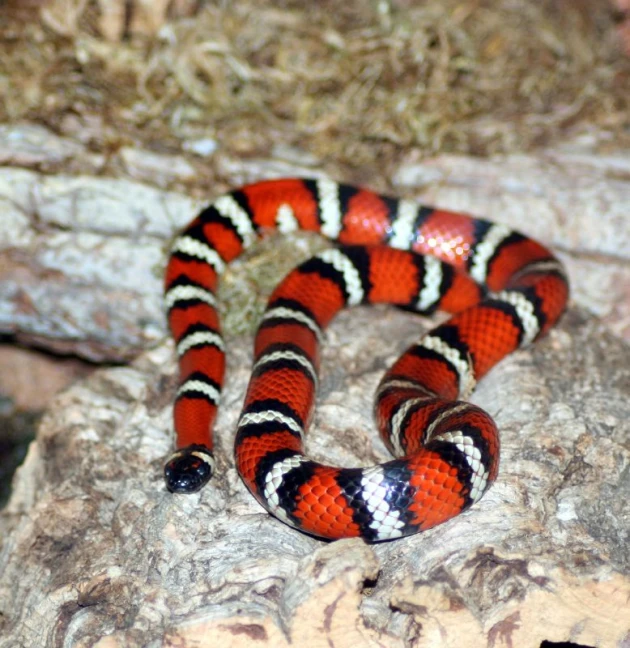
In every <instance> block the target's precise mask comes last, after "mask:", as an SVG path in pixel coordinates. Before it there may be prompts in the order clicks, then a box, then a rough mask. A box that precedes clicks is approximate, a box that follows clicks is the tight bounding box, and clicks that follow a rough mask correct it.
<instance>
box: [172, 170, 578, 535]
mask: <svg viewBox="0 0 630 648" xmlns="http://www.w3.org/2000/svg"><path fill="white" fill-rule="evenodd" d="M296 230H306V231H314V232H319V233H320V234H321V235H323V236H324V237H326V238H328V239H330V240H331V241H333V242H334V243H333V246H332V247H330V248H327V249H325V250H324V251H322V252H320V253H319V254H317V255H316V256H314V257H312V258H310V259H309V260H307V261H305V262H304V263H302V264H301V265H299V266H298V267H296V268H295V269H294V270H292V271H291V272H290V273H289V274H288V275H287V276H286V277H285V278H284V279H283V280H282V281H281V282H280V283H279V284H278V285H277V286H276V287H275V289H274V290H273V292H272V294H271V296H270V298H269V301H268V303H267V307H266V310H265V311H264V314H263V315H262V319H261V321H260V325H259V328H258V331H257V333H256V336H255V340H254V359H253V368H252V372H251V377H250V381H249V385H248V388H247V391H246V394H245V400H244V405H243V409H242V412H241V414H240V418H239V420H238V424H237V429H236V434H235V439H234V461H235V465H236V469H237V471H238V473H239V475H240V477H241V479H242V481H243V482H244V484H245V485H246V487H247V488H248V489H249V491H250V492H251V493H252V495H253V496H254V497H255V499H256V500H257V501H258V502H259V503H260V504H261V505H262V506H263V507H264V508H265V509H266V510H267V511H268V512H269V513H270V514H271V515H273V516H275V518H277V519H278V520H280V521H281V522H283V523H286V524H288V525H290V526H292V527H294V528H296V529H299V530H300V531H302V532H304V533H306V534H308V535H311V536H315V537H317V538H322V539H329V540H335V539H339V538H347V537H360V538H363V539H364V540H365V541H367V542H370V543H372V542H379V541H385V540H393V539H396V538H402V537H405V536H409V535H411V534H414V533H417V532H419V531H424V530H426V529H429V528H432V527H434V526H435V525H437V524H441V523H443V522H445V521H447V520H449V519H451V518H453V517H454V516H456V515H458V514H460V513H462V512H463V511H464V510H466V509H467V508H469V507H470V506H471V505H473V504H474V503H476V502H478V501H479V500H480V498H481V497H482V496H483V495H484V493H485V492H486V491H487V490H488V488H489V487H490V485H491V484H492V483H493V482H494V481H495V479H496V477H497V474H498V469H499V448H500V441H499V432H498V429H497V426H496V424H495V422H494V421H493V419H492V417H491V416H490V415H489V414H488V413H487V412H485V411H484V410H483V409H481V408H479V407H477V406H476V405H473V404H472V403H470V402H469V401H468V399H469V397H470V395H471V393H472V391H473V389H474V387H475V385H476V383H477V381H479V380H480V379H481V378H482V377H483V376H484V375H485V374H486V373H487V372H488V371H489V370H490V369H491V368H492V367H493V366H494V365H496V364H497V362H499V361H500V360H502V359H503V358H505V357H506V356H507V355H509V354H510V353H512V352H514V351H515V350H517V349H519V348H523V347H526V346H528V345H530V344H531V343H533V342H535V341H536V340H538V339H539V338H540V337H542V336H544V335H545V334H546V333H547V332H548V331H549V329H550V328H551V327H553V326H554V325H555V324H556V322H557V321H558V319H559V318H560V316H561V315H562V313H563V311H564V310H565V308H566V304H567V300H568V295H569V285H568V280H567V273H566V271H565V268H564V267H563V264H562V263H561V261H560V260H559V259H558V258H557V257H556V256H554V255H553V254H552V252H551V251H550V250H549V249H548V248H547V247H545V246H543V245H542V244H541V243H538V242H537V241H535V240H534V239H532V238H530V237H528V236H525V235H524V234H521V233H519V232H517V231H515V230H513V229H511V228H510V227H508V226H507V225H505V224H501V223H495V222H491V221H489V220H485V219H481V218H476V217H474V216H470V215H467V214H464V213H458V212H452V211H446V210H442V209H438V208H434V207H427V206H423V205H421V204H419V203H418V202H416V201H413V200H408V199H397V198H392V197H389V196H385V195H380V194H378V193H375V192H373V191H371V190H369V189H366V188H362V187H356V186H351V185H346V184H340V183H337V182H335V181H333V180H330V179H328V178H317V179H303V178H284V179H274V180H263V181H259V182H255V183H252V184H248V185H245V186H243V187H241V188H239V189H236V190H234V191H231V192H230V193H226V194H224V195H222V196H220V197H218V198H216V199H214V200H213V201H212V202H211V203H210V204H208V205H207V206H206V207H204V208H203V209H202V210H201V211H200V213H199V214H198V215H197V216H196V217H195V218H194V219H193V220H192V222H190V223H189V224H188V226H186V227H185V228H184V229H183V231H181V232H180V233H179V234H178V235H177V236H176V238H175V239H174V240H173V243H172V246H171V249H170V257H169V260H168V263H167V267H166V273H165V296H164V301H165V308H166V310H167V313H168V323H169V327H170V330H171V332H172V336H173V338H174V341H175V344H176V351H177V356H178V366H179V382H178V387H177V391H176V395H175V397H174V406H173V417H174V428H175V434H176V445H175V450H174V452H173V453H172V454H171V455H170V456H169V458H168V460H167V462H166V464H165V468H164V477H165V481H166V487H167V489H168V491H170V492H171V493H176V494H177V493H194V492H197V491H199V490H200V489H201V488H202V487H203V486H204V485H205V484H206V483H207V482H208V480H209V479H210V478H211V476H212V475H213V474H214V473H215V468H216V465H215V457H214V451H213V428H214V424H215V419H216V415H217V408H218V406H219V400H220V396H221V388H222V385H223V380H224V374H225V341H224V338H223V336H222V334H221V327H220V318H219V312H218V303H217V297H216V294H217V285H218V281H219V279H220V277H221V275H222V273H223V272H224V270H225V268H226V266H227V264H229V263H230V262H231V261H232V260H233V259H235V258H236V257H238V256H239V255H240V254H241V253H242V252H243V251H244V250H245V249H247V248H249V247H250V246H252V245H253V244H254V243H255V242H256V241H257V240H258V239H259V238H261V237H262V236H266V235H267V234H269V233H270V232H273V231H277V232H280V233H288V232H293V231H296ZM375 303H387V304H393V305H396V306H398V307H401V308H403V309H405V310H411V311H415V312H418V313H421V314H424V315H429V314H432V313H433V312H435V311H444V312H446V313H448V314H450V317H449V318H448V319H447V320H446V321H444V322H443V323H442V324H439V325H438V326H434V327H433V328H432V329H430V330H428V331H427V332H426V333H424V334H423V335H422V336H420V337H419V339H418V340H417V342H415V343H414V344H412V345H411V346H410V347H409V348H408V349H407V350H406V351H405V352H404V353H403V354H402V355H401V356H400V357H399V358H398V359H397V360H396V361H395V362H394V363H393V364H392V365H391V367H390V368H389V369H387V370H386V372H385V373H384V375H383V377H382V379H381V380H380V382H379V384H378V387H377V389H376V394H375V398H374V418H375V420H376V423H377V426H378V429H379V433H380V435H381V437H382V439H383V441H384V443H385V445H386V446H387V448H388V450H389V451H391V453H392V456H393V459H392V460H390V461H387V462H384V463H381V464H378V465H373V466H368V467H349V468H348V467H346V468H344V467H337V466H329V465H325V464H322V463H319V462H316V461H314V460H312V459H310V458H309V457H308V455H307V454H306V453H305V446H304V444H305V434H306V431H307V429H308V427H309V423H310V421H311V419H312V416H313V410H314V403H315V398H316V393H317V386H318V383H319V365H320V347H321V344H322V342H323V340H324V332H325V329H326V327H327V325H328V324H329V323H330V321H331V320H332V319H333V318H334V316H335V315H336V314H337V313H338V312H339V311H340V310H341V309H342V308H344V307H346V306H355V305H359V304H375Z"/></svg>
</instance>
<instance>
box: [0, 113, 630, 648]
mask: <svg viewBox="0 0 630 648" xmlns="http://www.w3.org/2000/svg"><path fill="white" fill-rule="evenodd" d="M20 128H21V129H22V131H21V133H22V135H21V136H19V137H18V136H16V132H17V131H15V130H14V131H12V132H8V131H6V130H5V131H3V132H1V133H0V138H1V137H3V138H4V139H0V141H1V142H2V144H1V145H0V159H2V160H3V161H4V163H5V165H7V166H5V167H3V168H0V203H1V204H2V209H3V216H2V219H1V220H0V267H1V268H2V278H1V280H0V329H1V330H2V331H4V332H5V333H10V334H12V335H14V336H15V337H16V338H17V339H18V340H19V341H21V342H22V343H25V344H37V345H40V346H44V347H45V348H47V349H50V350H52V351H56V352H64V353H71V354H74V355H80V356H83V357H86V358H89V359H92V360H98V361H125V363H126V364H124V365H120V366H114V367H106V368H103V369H99V370H97V371H95V372H94V373H92V374H91V375H90V376H89V377H88V378H85V379H83V380H81V381H80V382H78V383H76V384H75V385H74V386H73V387H71V388H70V389H69V390H67V391H66V392H64V393H62V394H61V395H59V396H58V397H57V398H56V399H55V400H54V402H53V403H52V405H51V406H50V408H49V410H48V412H47V414H46V416H45V418H44V420H43V421H42V423H41V426H40V429H39V433H38V437H37V440H36V441H35V442H34V443H33V444H32V446H31V448H30V450H29V453H28V456H27V458H26V461H25V463H24V465H23V466H22V467H21V469H20V470H19V472H18V474H17V475H16V478H15V480H14V490H13V495H12V498H11V500H10V502H9V504H8V505H7V507H6V508H5V509H4V510H3V511H2V512H1V513H0V532H1V534H2V545H1V548H0V647H2V648H5V647H7V648H8V647H9V646H11V647H13V646H16V645H27V646H28V645H46V646H48V645H50V646H56V645H72V646H99V647H101V648H102V647H105V646H107V647H109V646H145V645H146V646H148V645H167V646H191V647H192V646H216V645H221V646H255V645H260V646H267V645H268V646H285V645H286V646H289V645H304V646H320V645H321V646H330V645H334V646H361V645H366V646H392V647H397V646H436V645H439V646H458V647H459V648H461V647H466V646H485V645H488V646H496V647H500V646H506V647H507V646H519V647H525V648H528V647H530V646H531V647H536V648H537V647H538V646H540V643H541V642H542V641H543V640H549V641H556V642H559V641H573V642H576V643H579V644H582V645H589V646H602V647H605V648H608V647H610V648H612V647H621V646H624V645H627V644H628V643H630V614H629V607H628V600H630V575H629V574H630V550H629V546H630V538H629V537H628V536H629V529H630V506H629V502H630V448H629V445H628V440H629V438H630V425H629V423H628V421H629V420H630V401H629V399H628V394H629V393H630V370H629V367H630V349H629V347H628V342H627V340H628V338H630V297H629V293H630V286H629V283H630V282H628V280H627V277H628V265H629V256H630V255H629V253H628V250H630V245H629V244H630V226H629V225H628V222H629V221H628V211H627V210H628V205H629V204H630V181H628V178H629V177H630V158H628V157H627V155H625V156H624V155H603V154H601V153H600V154H598V153H597V152H596V151H595V150H594V147H593V145H592V143H590V142H586V143H585V142H578V143H575V142H573V143H567V145H566V146H564V147H558V148H556V149H554V150H544V151H541V152H539V153H537V154H531V155H519V156H507V157H497V158H491V159H488V160H475V159H472V158H466V157H457V156H443V157H439V158H435V159H433V160H428V161H426V160H425V161H417V160H413V159H409V160H403V161H401V164H400V167H399V169H398V170H397V173H396V174H395V175H394V176H393V177H392V178H391V179H390V180H391V183H392V185H393V186H395V187H397V188H398V190H399V191H400V192H401V193H404V194H405V195H406V196H408V197H415V198H418V199H420V200H423V201H425V202H430V203H434V204H437V205H439V206H441V207H444V208H448V209H464V210H466V211H469V212H472V213H474V214H478V215H484V216H487V217H488V218H491V219H494V220H497V221H501V222H505V223H507V224H509V225H510V226H514V227H518V228H519V229H521V230H523V231H525V232H527V233H528V234H531V235H532V236H534V237H537V238H539V239H541V240H543V241H545V242H547V243H550V244H551V245H552V246H553V247H554V249H556V250H557V251H558V253H559V255H560V256H561V257H562V259H563V260H564V261H565V262H566V263H567V266H568V269H569V274H570V277H571V282H572V295H573V299H572V302H571V305H570V307H569V310H568V312H567V314H566V315H565V317H564V318H563V319H562V321H561V323H560V325H559V326H558V327H557V329H556V330H554V331H552V333H551V334H550V335H549V336H548V337H547V338H546V339H544V340H542V341H541V342H540V343H538V344H536V345H534V346H533V347H531V348H529V349H526V350H522V351H519V352H517V353H515V354H514V355H513V356H511V357H510V358H507V359H506V360H504V361H503V362H502V363H500V365H498V366H497V367H496V368H495V369H494V370H493V371H492V372H491V373H490V375H488V376H487V378H485V379H484V380H483V381H482V382H481V384H480V385H479V387H478V389H477V390H476V392H475V394H474V396H473V400H474V402H475V403H477V404H479V405H480V406H482V407H484V408H485V409H487V410H488V411H489V412H490V413H491V414H492V415H493V416H495V418H496V421H497V423H498V425H499V428H500V430H501V433H502V458H501V470H500V476H499V479H498V481H497V482H496V484H495V485H494V486H493V487H492V489H491V490H490V491H489V492H488V494H487V496H486V497H484V499H483V500H482V501H481V502H480V503H479V504H478V505H476V506H474V507H473V508H472V509H470V510H469V511H467V512H466V513H465V514H463V515H462V516H460V517H459V518H457V519H455V520H452V521H450V522H449V523H447V524H445V525H443V526H441V527H438V528H436V529H433V530H431V531H429V532H426V533H424V534H421V535H417V536H415V537H411V538H407V539H404V540H399V541H395V542H391V543H385V544H381V545H375V546H368V545H365V544H364V543H363V542H361V541H359V540H348V541H341V542H336V543H329V544H327V543H324V542H320V541H318V540H315V539H312V538H310V537H307V536H304V535H302V534H300V533H298V532H296V531H294V530H292V529H290V528H288V527H286V526H285V525H283V524H282V523H280V522H278V521H277V520H275V519H273V518H271V517H269V516H268V515H267V514H266V513H265V512H264V511H263V510H262V509H261V508H260V507H259V506H258V505H257V504H256V502H255V501H254V500H253V499H252V498H251V496H250V495H249V494H248V493H247V492H246V490H245V488H244V486H243V485H242V483H241V482H240V480H239V478H238V476H237V475H236V472H235V470H234V466H233V460H232V439H233V433H234V426H235V422H236V419H237V416H238V412H239V407H240V403H241V401H242V397H243V393H244V389H245V386H246V382H247V377H248V373H249V367H250V362H251V342H252V340H251V334H250V333H243V332H241V329H239V325H238V324H239V321H238V320H243V319H247V320H251V321H252V322H253V320H254V319H255V317H256V313H257V312H259V309H260V304H261V303H262V298H261V297H260V295H259V296H258V297H257V298H256V299H250V301H247V300H245V301H243V300H244V299H245V298H244V297H243V295H244V294H249V293H250V292H251V290H252V281H253V280H252V275H257V274H261V273H260V268H261V267H263V266H264V267H265V268H268V267H269V266H270V264H272V259H275V258H277V257H278V256H279V257H284V256H288V257H290V256H291V254H296V255H297V257H302V258H303V257H304V256H305V255H308V250H309V249H311V246H312V245H314V243H312V241H311V240H310V238H308V237H307V238H306V239H305V238H299V237H298V238H297V239H290V240H288V241H285V243H284V245H285V247H284V248H281V251H280V253H278V247H279V246H280V245H281V243H279V242H278V239H274V240H273V242H264V243H263V244H262V245H261V246H260V248H259V250H258V252H255V253H254V254H253V255H250V256H249V257H248V259H247V260H246V262H239V263H237V264H236V266H237V268H236V269H235V271H234V273H233V274H232V275H231V277H227V278H226V282H225V284H226V285H227V291H226V292H225V293H224V294H225V296H226V298H227V299H228V301H230V300H232V303H233V304H234V303H236V304H237V305H238V309H240V311H239V313H240V314H239V313H237V314H236V317H235V318H234V320H233V321H234V322H235V323H234V325H229V326H228V328H229V330H231V331H232V333H231V334H230V335H229V337H228V340H227V348H228V380H227V385H226V391H225V397H224V399H223V406H222V409H221V413H220V417H219V421H218V427H217V446H218V447H217V455H218V475H217V477H216V479H214V480H213V481H212V482H211V484H210V485H209V486H208V487H206V488H205V489H204V490H203V491H202V492H201V493H199V494H196V495H192V496H188V497H178V496H173V495H171V494H169V493H167V492H166V491H165V488H164V485H163V483H162V479H161V465H162V460H163V458H164V456H165V455H166V454H167V452H168V450H169V448H170V447H171V444H172V438H171V424H170V416H171V403H172V398H173V394H174V388H175V382H176V367H175V358H174V349H173V344H172V342H171V340H170V339H169V338H168V336H167V335H166V329H165V323H164V317H163V313H162V306H161V272H162V269H163V266H164V262H165V254H166V249H167V247H168V241H169V240H170V238H171V237H172V236H173V234H174V233H175V231H176V230H177V229H178V228H180V227H181V226H183V225H184V224H185V223H186V221H187V220H188V219H189V218H190V217H191V216H192V215H193V214H194V211H195V209H196V208H197V207H198V202H197V201H195V200H192V199H190V198H188V197H186V196H185V195H183V194H178V193H175V192H164V191H161V190H160V189H158V188H156V187H154V186H148V185H147V184H142V183H141V182H138V181H134V180H130V179H129V178H125V179H113V178H103V177H97V176H96V175H95V174H96V172H97V170H98V166H99V163H100V162H99V160H98V159H95V158H94V157H93V156H92V155H91V154H90V153H89V151H87V150H85V149H82V147H81V146H80V145H75V143H71V142H68V141H65V140H64V139H63V138H58V137H56V136H54V135H53V134H51V133H49V132H47V131H45V130H44V129H41V128H40V127H29V126H22V127H20ZM28 138H31V139H30V140H29V139H28ZM29 141H30V142H31V144H30V145H29V144H28V142H29ZM33 142H35V144H33ZM77 146H78V148H77ZM29 147H30V148H29ZM47 151H50V157H49V158H47V157H46V156H47V153H46V152H47ZM68 151H71V152H68ZM68 156H69V157H68ZM82 156H83V158H84V160H85V163H86V165H87V167H86V168H89V169H92V170H93V171H92V173H90V174H89V175H76V174H68V173H63V172H59V173H57V172H53V173H52V174H50V173H48V174H44V173H42V169H44V168H47V169H48V170H50V169H53V171H54V170H55V165H60V166H61V168H63V169H66V168H68V166H71V167H73V168H76V166H79V165H80V164H79V163H80V162H81V160H82ZM140 157H141V156H140ZM70 159H71V161H68V160H70ZM129 159H131V162H129ZM127 163H128V164H137V163H138V162H137V158H136V159H134V158H133V156H131V158H130V157H129V156H128V160H127ZM163 163H164V173H168V172H169V169H171V170H175V171H174V172H176V170H177V169H178V168H181V167H178V166H177V164H175V163H169V160H168V157H167V156H165V159H164V160H163ZM151 164H159V162H156V160H155V159H151ZM221 165H222V169H223V174H224V176H225V178H226V183H227V184H229V185H231V186H237V185H238V184H240V183H242V182H245V181H249V180H253V179H256V178H261V177H269V176H273V175H295V174H298V175H303V174H304V172H305V171H308V167H309V165H308V164H305V165H303V166H300V164H299V162H298V163H295V162H292V163H289V162H286V161H283V160H276V159H272V160H250V161H248V162H239V161H237V160H232V159H229V158H225V159H222V160H221ZM311 173H312V171H311ZM130 175H133V174H130ZM208 198H210V196H209V197H208ZM95 216H98V218H96V217H95ZM283 250H286V252H284V251H283ZM289 260H290V261H291V262H293V261H294V260H297V259H293V257H291V259H289ZM281 265H282V264H279V266H278V268H280V266H281ZM248 268H249V269H250V270H249V271H250V272H251V274H248ZM252 268H253V269H254V270H253V271H252V270H251V269H252ZM283 269H284V270H286V268H283ZM274 273H276V276H275V280H277V279H278V278H279V277H280V276H281V274H282V270H280V269H275V267H274V268H273V269H272V270H270V272H269V275H270V277H271V278H273V275H274ZM266 275H267V272H266V271H265V276H266ZM271 278H270V279H268V280H269V281H270V282H271ZM265 280H267V279H265ZM248 299H249V298H248ZM243 309H245V312H247V317H246V318H244V317H243V315H242V312H243ZM232 317H234V314H232ZM227 321H228V322H230V313H229V312H228V313H227ZM430 325H431V323H430V321H428V320H426V319H422V318H419V317H415V316H413V315H410V314H407V313H401V312H398V311H396V310H393V309H386V308H357V309H353V310H350V311H347V312H344V313H342V314H341V315H340V316H339V317H338V318H337V320H336V321H335V322H334V323H333V325H332V326H331V329H330V331H329V332H328V333H327V335H326V343H325V348H324V351H323V371H322V384H321V391H320V400H319V404H318V408H317V413H316V416H315V421H314V426H313V429H312V430H311V432H310V433H309V439H308V449H309V452H310V453H311V454H312V455H313V456H314V457H315V458H317V459H326V460H327V461H329V462H334V463H339V464H343V465H365V464H368V463H373V462H375V461H381V460H384V459H386V458H387V453H386V451H385V449H384V447H383V445H382V444H381V443H380V442H379V441H378V440H376V438H375V437H376V435H375V433H374V432H373V429H372V422H371V420H370V418H369V416H368V415H367V414H366V413H367V412H370V411H371V400H372V393H373V390H374V388H375V386H376V384H377V382H378V380H379V377H380V375H381V374H382V372H383V371H384V369H385V367H386V366H388V364H390V363H391V362H392V361H393V359H394V358H395V357H396V356H397V354H398V353H399V352H401V351H402V350H403V349H404V348H406V347H407V346H408V345H409V344H410V343H411V342H412V341H414V340H415V339H417V337H418V336H419V334H420V333H421V332H423V331H425V330H427V328H428V327H429V326H430ZM131 358H133V360H131V361H129V360H130V359H131ZM342 430H343V431H346V430H347V431H346V432H344V433H343V434H341V433H340V431H342Z"/></svg>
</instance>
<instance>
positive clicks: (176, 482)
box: [164, 446, 214, 493]
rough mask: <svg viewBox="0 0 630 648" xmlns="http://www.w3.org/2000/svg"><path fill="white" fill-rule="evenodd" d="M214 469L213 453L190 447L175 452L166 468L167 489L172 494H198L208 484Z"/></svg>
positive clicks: (203, 448)
mask: <svg viewBox="0 0 630 648" xmlns="http://www.w3.org/2000/svg"><path fill="white" fill-rule="evenodd" d="M213 468H214V458H213V456H212V453H211V452H210V451H209V450H208V449H207V448H205V447H198V446H189V447H188V448H183V449H182V450H178V451H177V452H175V453H174V454H173V455H172V457H171V458H170V459H169V460H168V461H167V462H166V465H165V466H164V479H165V480H166V488H168V490H169V491H170V492H171V493H196V492H197V491H198V490H200V489H201V488H202V487H203V486H205V485H206V484H207V483H208V480H209V479H210V477H212V472H213Z"/></svg>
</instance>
